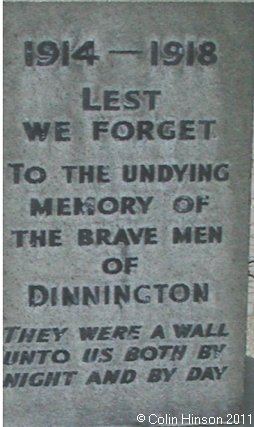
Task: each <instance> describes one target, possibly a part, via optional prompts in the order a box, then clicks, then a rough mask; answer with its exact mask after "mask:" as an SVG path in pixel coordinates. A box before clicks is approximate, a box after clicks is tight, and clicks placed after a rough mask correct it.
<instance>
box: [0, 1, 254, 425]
mask: <svg viewBox="0 0 254 427" xmlns="http://www.w3.org/2000/svg"><path fill="white" fill-rule="evenodd" d="M253 12H254V9H253V5H251V4H232V5H219V4H217V5H212V4H207V5H201V4H200V5H198V4H159V5H158V4H147V5H145V4H141V3H140V4H132V5H130V4H128V3H122V4H117V3H112V2H111V3H109V4H104V3H101V4H99V3H95V4H92V3H82V4H78V3H77V4H75V5H74V4H67V3H66V4H61V5H60V4H54V3H51V4H46V3H45V4H44V3H42V4H29V3H24V2H22V3H16V4H12V3H9V4H6V5H5V166H6V168H5V267H6V274H5V326H6V328H7V329H6V331H5V352H6V353H5V357H6V359H5V362H6V366H5V375H6V376H5V381H6V386H7V387H6V393H5V425H6V427H9V426H14V427H21V426H22V427H23V426H27V425H31V426H36V427H37V426H38V427H44V426H45V425H47V426H52V427H53V426H54V427H58V426H59V427H60V426H61V427H67V426H68V427H69V426H73V427H81V426H85V427H87V426H88V427H89V426H91V427H92V426H93V427H94V426H113V425H118V426H127V425H128V426H131V425H150V424H149V423H148V415H149V413H155V414H158V415H162V416H164V415H165V414H171V415H172V416H176V417H178V419H181V418H180V417H181V414H185V415H186V414H187V415H188V414H194V415H196V416H204V417H208V416H215V417H216V416H222V417H223V419H225V416H226V414H228V413H234V414H235V413H242V411H244V408H243V406H242V405H241V402H242V400H243V388H244V384H243V377H244V372H243V366H244V354H245V339H246V332H245V325H246V308H247V262H248V240H249V231H248V221H249V200H250V191H249V188H250V166H251V165H250V159H251V123H252V97H253V89H252V73H253V70H252V62H253V58H252V53H253V25H252V24H253ZM43 41H47V43H46V44H45V43H44V45H43V44H40V43H41V42H43ZM66 41H68V42H69V48H70V52H71V54H73V52H75V54H74V57H73V56H71V55H70V54H69V55H68V53H67V50H68V45H67V43H64V44H63V42H66ZM87 41H90V42H91V41H94V47H95V55H97V56H99V58H98V57H96V58H94V63H93V64H92V63H91V64H87V60H85V59H84V57H83V59H82V60H81V59H80V55H81V52H80V51H78V48H79V47H80V46H81V45H82V44H83V43H84V42H87ZM169 41H177V42H178V43H180V45H175V47H176V48H178V49H180V50H179V51H178V54H179V57H178V58H179V63H178V64H176V65H168V61H169V60H170V59H172V57H170V56H169V49H170V45H168V44H167V43H168V42H169ZM25 42H27V43H26V55H25V59H26V63H25V60H24V43H25ZM48 42H50V44H49V43H48ZM152 42H153V44H151V43H152ZM207 42H208V43H209V44H206V45H204V44H203V43H207ZM210 42H212V43H214V44H215V45H213V44H210ZM31 43H32V44H31ZM200 45H202V46H206V47H207V48H208V49H210V48H211V49H213V48H214V46H215V47H216V50H215V52H212V54H211V55H208V56H205V58H204V57H203V56H202V47H201V48H200V47H199V46H200ZM91 47H92V45H91V44H90V45H89V49H91ZM171 47H172V46H171ZM163 48H164V50H165V51H164V55H163V54H162V53H161V49H163ZM192 48H193V49H194V50H193V51H192ZM151 49H153V52H154V53H153V60H152V61H153V63H152V64H151ZM121 50H124V51H125V53H119V51H121ZM130 50H134V51H135V53H130V52H129V53H126V51H130ZM200 50H201V51H200ZM63 51H65V54H64V53H63ZM116 51H118V53H116ZM54 53H55V58H54V63H53V64H52V65H45V61H47V60H49V58H50V57H51V58H53V55H54ZM85 53H86V54H87V52H85ZM91 53H92V52H91V50H89V52H88V56H89V58H90V55H91ZM171 53H172V51H171ZM83 54H84V52H83ZM193 55H194V56H193ZM215 55H216V57H215ZM67 57H68V58H69V64H68V65H67ZM77 57H79V60H78V58H77ZM181 58H182V59H181ZM180 59H181V60H180ZM215 59H217V60H215ZM210 60H212V64H210ZM52 61H53V59H52ZM90 62H93V61H92V60H91V58H90ZM207 62H208V64H207ZM84 89H85V90H84ZM110 91H111V92H110ZM145 91H146V92H145ZM147 91H150V92H147ZM135 107H139V108H136V109H135ZM187 120H189V122H187ZM121 121H122V122H124V123H123V124H122V127H120V125H117V123H119V122H121ZM165 121H170V123H168V125H169V127H168V128H166V127H165V126H166V125H165V124H164V125H163V123H164V122H165ZM214 121H216V122H214ZM35 122H38V123H39V122H40V123H44V128H45V132H46V133H47V126H49V125H45V123H46V122H47V123H50V126H49V132H48V135H42V136H41V140H39V138H33V136H32V133H31V132H32V131H31V126H32V125H33V123H35ZM55 122H57V125H55ZM66 122H69V123H70V124H67V123H66ZM98 122H101V124H100V127H99V128H98ZM63 123H64V124H63ZM96 123H97V124H96ZM160 124H161V127H159V128H158V126H159V125H160ZM96 126H97V128H98V132H97V134H96ZM138 126H139V133H138V131H137V128H138ZM112 127H113V131H112ZM68 128H70V133H68ZM59 129H60V130H59ZM142 129H143V134H142V135H141V131H142ZM104 130H106V131H104ZM126 132H127V134H128V133H129V135H130V137H129V138H127V137H126ZM132 132H133V133H134V135H132ZM174 132H175V134H174ZM29 135H30V139H31V140H29ZM33 139H34V140H33ZM56 139H60V140H58V141H57V140H56ZM200 164H201V165H208V164H211V165H212V166H211V168H212V171H213V173H212V177H211V180H209V181H208V180H207V179H206V178H205V177H203V179H202V180H201V178H199V177H198V174H197V173H194V166H190V165H196V170H197V168H199V165H200ZM89 165H90V166H93V172H94V177H93V178H92V177H91V181H93V182H86V181H85V182H79V179H78V178H77V177H78V172H79V173H80V174H82V168H83V167H84V166H85V167H86V168H87V167H88V166H89ZM100 165H104V168H103V172H104V173H105V175H103V176H102V174H101V173H100V169H99V170H98V166H100ZM123 165H134V166H135V167H136V166H137V169H138V171H140V165H145V166H147V167H148V166H149V165H154V168H155V170H156V171H157V172H156V174H155V179H154V181H153V182H148V180H146V182H142V181H140V179H137V181H136V182H126V181H125V180H124V179H123V175H122V172H123ZM159 165H160V168H158V166H159ZM184 165H186V166H184ZM66 166H69V167H70V166H78V167H81V168H80V169H78V170H77V169H75V170H72V172H70V168H69V174H72V176H71V178H70V177H69V176H68V177H67V172H66V168H63V167H66ZM34 167H35V168H38V167H39V168H42V169H37V170H33V169H31V168H34ZM216 167H217V169H216ZM179 168H182V169H181V170H182V173H184V176H183V179H181V176H180V172H179ZM183 168H184V169H183ZM206 168H207V166H206ZM201 169H202V167H201ZM91 170H92V169H91ZM91 170H90V171H91ZM129 170H130V169H129ZM158 170H160V173H162V170H163V173H164V175H163V177H164V178H159V177H158ZM207 170H208V168H207ZM216 170H217V171H218V170H219V175H218V174H217V175H216ZM43 171H45V172H46V177H45V179H44V176H43ZM214 171H215V172H214ZM227 172H228V176H227ZM166 173H167V174H168V175H167V179H166V178H165V176H166V175H165V174H166ZM207 173H208V172H207ZM171 174H172V176H171ZM98 176H99V178H98ZM38 177H39V178H41V181H42V182H41V183H33V182H31V181H36V180H37V179H38ZM67 178H68V179H69V180H71V181H72V182H68V179H67ZM98 181H99V182H98ZM102 181H108V182H102ZM183 196H185V197H188V198H183ZM89 197H90V199H88V198H89ZM181 197H182V199H179V198H181ZM198 197H199V199H197V198H198ZM206 197H207V198H206ZM110 198H111V199H110ZM106 199H108V200H106ZM85 200H86V204H85V205H84V212H83V214H81V207H80V206H81V204H82V203H83V202H84V201H85ZM180 200H182V202H181V203H180V202H179V201H180ZM197 200H198V201H202V202H203V205H201V208H200V212H197ZM177 201H178V203H177ZM192 201H193V202H194V207H193V210H191V209H192ZM106 202H107V203H106ZM94 203H95V212H93V204H94ZM51 204H52V211H51ZM39 206H40V209H41V211H43V210H44V213H42V212H41V213H40V212H39ZM186 207H187V208H189V209H190V211H189V212H185V213H184V210H188V209H187V208H186ZM114 210H115V211H116V212H113V211H114ZM111 211H112V212H111ZM180 211H181V212H180ZM36 212H37V213H36ZM46 213H47V214H46ZM35 214H36V215H35ZM187 227H189V228H187ZM101 229H105V230H106V231H105V232H104V243H103V244H101V243H102V242H101V240H100V239H102V238H103V236H102V235H101V237H100V236H99V233H100V234H101V231H97V234H98V235H97V237H96V230H101ZM119 229H121V230H122V232H121V234H119ZM127 229H128V230H127ZM31 230H34V231H33V232H31ZM40 230H44V231H45V233H46V241H45V246H43V247H42V246H39V240H38V239H37V240H35V239H34V237H35V232H36V233H37V234H38V232H39V231H40ZM49 230H61V238H60V237H58V239H57V238H56V235H57V236H59V235H60V232H59V231H55V232H53V231H51V236H50V238H49ZM78 230H83V231H80V232H78ZM84 230H89V232H86V235H85V231H84ZM21 231H23V232H24V233H23V234H22V233H21ZM184 232H185V233H187V234H186V235H185V237H184ZM189 232H190V233H191V234H190V236H191V237H190V239H191V242H187V240H188V239H189V237H188V236H187V235H188V233H189ZM105 233H106V234H107V236H108V237H107V238H105ZM21 234H22V236H21ZM78 234H79V239H78ZM134 234H135V235H134ZM180 235H181V236H182V240H183V242H180V241H179V239H180V237H179V236H180ZM85 236H86V239H85ZM174 236H175V238H174ZM177 236H178V240H177ZM193 236H195V237H193ZM43 238H44V235H41V245H44V243H42V242H43ZM108 243H109V244H108ZM109 258H115V259H118V260H120V261H118V264H119V263H122V265H125V266H126V265H127V267H125V268H128V262H131V263H132V264H137V266H135V265H132V268H131V271H130V274H128V271H127V272H125V271H121V272H119V273H118V274H108V273H107V272H105V268H106V267H105V265H106V264H105V262H106V261H107V260H108V259H109ZM126 262H127V264H126ZM103 266H104V267H103ZM109 268H114V264H112V263H111V264H109ZM103 269H104V271H103ZM35 289H36V291H35ZM96 292H97V293H98V295H99V297H98V295H97V294H96ZM71 293H72V295H73V296H72V298H71ZM48 294H49V295H50V298H47V295H48ZM62 294H64V298H63V297H62ZM96 298H98V301H96ZM117 298H118V300H117ZM96 302H97V303H96ZM181 324H187V325H188V324H191V325H193V326H192V329H191V330H192V331H193V330H194V328H195V330H196V333H197V332H198V331H199V336H194V337H192V338H191V337H187V338H182V339H180V338H177V336H176V330H177V325H181ZM158 325H161V326H158ZM198 325H202V326H198ZM211 325H212V326H211ZM117 326H120V327H122V329H121V330H120V329H119V328H118V329H116V327H117ZM88 327H93V328H96V327H98V328H102V327H107V329H104V330H102V329H100V336H99V335H96V337H95V338H94V339H93V340H90V341H89V340H88V339H87V340H85V339H84V340H83V341H82V339H81V338H82V334H81V333H82V332H83V333H84V332H85V328H88ZM12 328H13V329H12ZM14 328H15V329H14ZM25 328H26V331H24V330H25ZM64 328H66V329H64ZM80 328H82V329H80ZM131 328H132V329H131ZM61 331H62V335H61ZM94 331H95V332H96V330H95V329H94ZM209 331H210V332H209ZM202 332H203V334H204V335H207V336H203V337H202V336H200V335H201V333H202ZM27 333H30V338H29V336H28V335H27ZM155 335H156V336H155ZM29 341H30V342H29ZM163 346H164V347H163ZM167 346H168V347H167ZM179 346H180V347H179ZM184 346H186V347H184ZM202 346H213V347H209V349H210V351H211V356H210V357H209V358H207V359H201V348H203V354H204V347H202ZM215 346H216V347H215ZM132 347H135V348H136V350H133V351H131V350H130V349H131V348H132ZM89 349H90V350H89ZM96 349H98V350H96ZM45 351H46V352H45ZM26 352H28V353H26ZM31 352H34V353H31ZM135 352H136V353H135ZM163 352H164V353H163ZM92 353H93V356H94V358H95V361H91V357H92V356H91V354H92ZM135 354H138V355H139V356H137V358H138V360H132V359H135V357H134V355H135ZM26 356H29V357H30V363H29V362H28V361H27V360H25V357H26ZM198 356H200V357H198ZM15 357H16V358H17V360H16V362H15ZM44 357H45V360H44ZM86 358H87V359H86ZM149 359H153V360H149ZM155 370H156V371H155ZM113 371H114V375H115V378H116V380H115V381H116V383H115V384H110V379H109V376H110V373H112V372H113ZM118 371H120V372H118ZM194 371H195V373H196V374H197V376H198V374H199V379H194V377H192V380H191V372H192V373H193V372H194ZM50 373H52V374H50ZM127 373H128V375H127ZM155 373H156V374H157V375H160V377H161V380H160V381H156V375H155ZM170 373H171V375H172V377H171V378H170V379H169V376H170ZM152 374H153V375H152ZM105 375H107V377H105ZM126 375H127V377H126ZM132 375H133V378H131V376H132ZM201 375H203V379H202V380H201ZM53 376H54V379H52V378H53ZM220 376H221V379H218V378H219V377H220ZM105 378H107V381H106V379H105ZM126 378H127V379H126ZM158 378H159V377H158ZM158 378H157V379H158ZM53 381H55V385H53V384H54V382H53ZM103 381H104V382H107V384H103ZM111 382H113V380H112V378H111ZM128 382H129V383H128ZM98 383H100V384H98ZM140 413H141V414H144V415H145V416H146V421H145V422H144V423H142V424H140V423H138V422H137V421H136V417H137V415H138V414H140Z"/></svg>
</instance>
